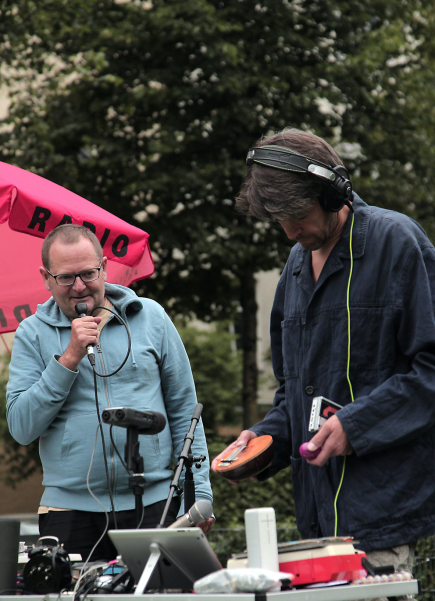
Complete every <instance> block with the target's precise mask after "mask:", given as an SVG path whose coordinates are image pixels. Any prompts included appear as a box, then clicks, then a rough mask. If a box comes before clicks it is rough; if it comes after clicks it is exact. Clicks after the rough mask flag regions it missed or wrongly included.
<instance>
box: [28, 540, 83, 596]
mask: <svg viewBox="0 0 435 601" xmlns="http://www.w3.org/2000/svg"><path fill="white" fill-rule="evenodd" d="M44 539H54V540H56V541H57V545H56V546H53V545H50V544H47V545H44V544H42V541H43V540H44ZM37 545H38V546H37V547H34V548H33V549H31V551H29V553H28V558H29V560H28V562H27V563H26V565H25V567H24V572H23V580H24V588H25V590H26V591H30V592H31V593H35V594H38V595H47V594H48V593H60V592H61V591H62V590H63V589H65V588H68V587H69V586H71V581H72V569H71V562H70V558H69V555H68V553H67V552H66V551H65V549H64V548H63V546H62V545H60V544H59V539H58V538H57V537H55V536H42V537H41V538H40V539H39V540H38V542H37Z"/></svg>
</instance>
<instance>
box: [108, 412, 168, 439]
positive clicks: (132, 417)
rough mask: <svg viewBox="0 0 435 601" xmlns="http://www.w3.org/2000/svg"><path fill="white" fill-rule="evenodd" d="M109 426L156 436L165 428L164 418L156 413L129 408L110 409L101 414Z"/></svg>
mask: <svg viewBox="0 0 435 601" xmlns="http://www.w3.org/2000/svg"><path fill="white" fill-rule="evenodd" d="M101 417H102V419H103V422H104V423H106V424H109V425H110V426H121V427H122V428H136V429H137V430H138V433H139V434H158V433H159V432H161V431H162V430H163V429H164V427H165V426H166V418H165V416H164V415H163V414H162V413H158V412H157V411H138V410H137V409H132V408H131V407H111V408H110V409H105V410H104V411H103V413H102V414H101Z"/></svg>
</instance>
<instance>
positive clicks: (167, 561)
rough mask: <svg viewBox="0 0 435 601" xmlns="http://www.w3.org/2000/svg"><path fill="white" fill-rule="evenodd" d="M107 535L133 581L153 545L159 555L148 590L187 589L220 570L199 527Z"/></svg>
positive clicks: (115, 532) (121, 532) (120, 531)
mask: <svg viewBox="0 0 435 601" xmlns="http://www.w3.org/2000/svg"><path fill="white" fill-rule="evenodd" d="M109 536H110V538H111V540H112V542H113V544H114V545H115V547H116V549H117V551H118V553H120V555H121V556H122V559H123V561H124V563H125V564H126V565H127V567H128V569H129V570H130V573H131V574H132V576H133V578H134V579H135V581H136V582H139V580H140V577H141V575H142V573H143V571H144V569H145V566H146V565H147V561H148V559H149V557H150V554H151V550H150V545H151V544H152V543H157V545H158V546H159V549H160V551H161V553H162V554H161V556H160V559H159V560H158V564H157V566H156V568H155V569H154V571H153V573H152V576H151V578H150V580H149V582H148V584H147V589H148V590H149V589H183V590H191V589H192V588H193V583H194V582H195V581H196V580H199V579H200V578H202V577H203V576H207V574H210V573H211V572H216V571H217V570H221V569H222V566H221V564H220V563H219V560H218V558H217V557H216V555H215V553H214V551H213V549H212V548H211V546H210V543H209V542H208V540H207V538H206V537H205V535H204V533H203V532H202V530H201V529H200V528H167V529H165V528H162V529H160V528H153V529H143V530H109Z"/></svg>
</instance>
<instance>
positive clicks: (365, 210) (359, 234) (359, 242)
mask: <svg viewBox="0 0 435 601" xmlns="http://www.w3.org/2000/svg"><path fill="white" fill-rule="evenodd" d="M352 207H353V210H354V213H355V220H354V225H353V232H352V253H353V258H354V259H360V258H361V257H362V256H363V255H364V251H365V246H366V240H367V232H368V229H369V223H370V207H369V206H368V205H367V204H366V203H365V202H364V201H363V200H362V199H361V198H360V197H359V196H358V194H356V193H355V192H354V193H353V202H352ZM351 225H352V212H351V211H349V214H348V216H347V219H346V223H345V224H344V227H343V231H342V233H341V237H340V240H339V241H338V242H337V244H336V245H335V246H334V248H333V249H332V251H331V254H334V255H335V256H337V257H342V258H343V259H350V249H349V239H350V228H351ZM294 251H295V253H296V256H295V260H294V264H293V275H298V274H299V273H300V272H301V270H302V265H303V264H304V261H305V259H306V257H307V255H308V253H310V252H311V251H309V250H305V249H304V248H302V246H301V245H300V244H296V245H295V247H294Z"/></svg>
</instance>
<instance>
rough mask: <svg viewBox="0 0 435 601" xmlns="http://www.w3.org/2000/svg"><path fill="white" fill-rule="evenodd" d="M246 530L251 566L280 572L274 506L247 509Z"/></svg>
mask: <svg viewBox="0 0 435 601" xmlns="http://www.w3.org/2000/svg"><path fill="white" fill-rule="evenodd" d="M245 531H246V550H247V553H248V561H249V567H251V568H263V569H265V570H273V571H274V572H278V571H279V568H278V541H277V538H276V517H275V510H274V509H273V507H258V508H255V509H246V511H245Z"/></svg>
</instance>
